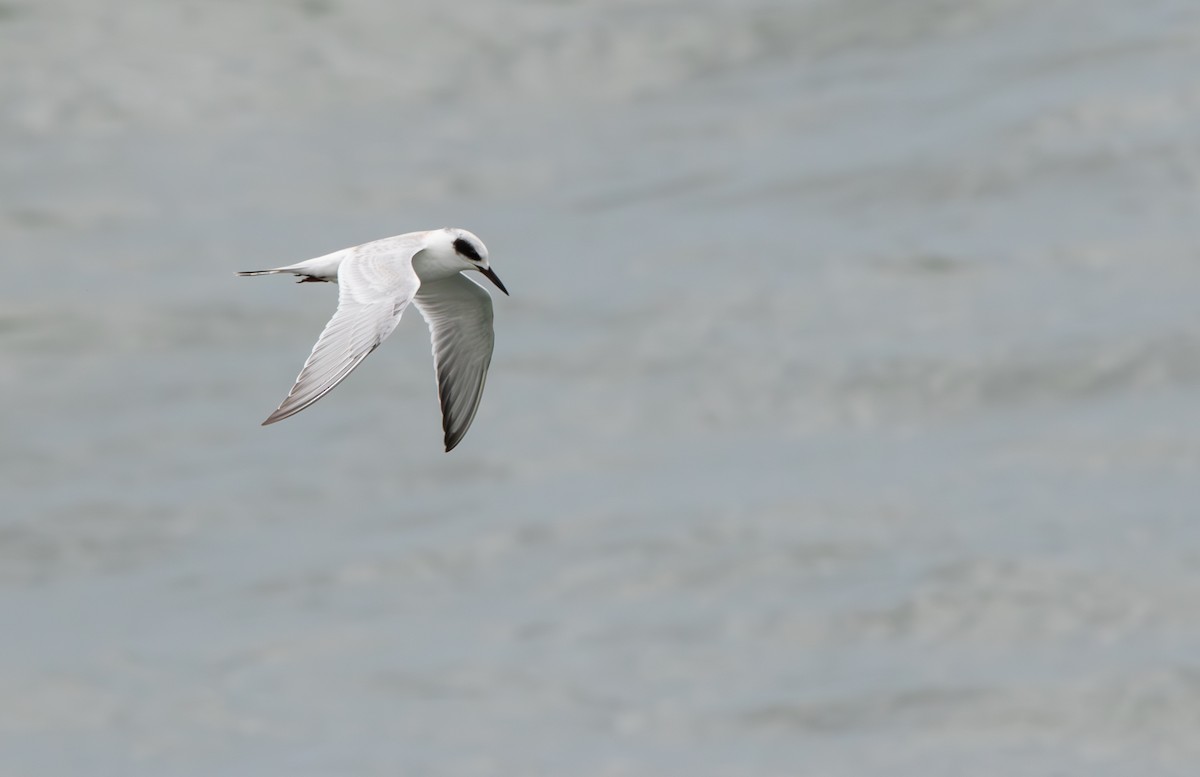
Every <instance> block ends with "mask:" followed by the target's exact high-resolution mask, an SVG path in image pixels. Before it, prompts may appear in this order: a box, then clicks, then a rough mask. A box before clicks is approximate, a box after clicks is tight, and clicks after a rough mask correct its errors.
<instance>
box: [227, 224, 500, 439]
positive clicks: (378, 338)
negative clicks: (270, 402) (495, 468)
mask: <svg viewBox="0 0 1200 777" xmlns="http://www.w3.org/2000/svg"><path fill="white" fill-rule="evenodd" d="M468 270H475V271H477V272H479V273H481V274H482V275H483V276H484V277H485V278H487V279H488V280H489V281H491V282H492V283H494V284H495V285H496V287H497V288H498V289H500V291H502V292H504V293H505V294H508V289H506V288H504V284H503V283H501V282H500V278H499V276H497V275H496V273H495V271H494V270H492V268H491V265H490V264H488V252H487V248H486V247H485V246H484V244H483V241H481V240H480V239H479V238H478V237H476V236H475V235H473V234H472V233H470V232H468V231H467V230H465V229H455V228H446V229H434V230H429V231H426V232H409V233H407V234H404V235H397V236H395V237H387V238H384V239H382V240H375V241H373V242H370V243H363V244H362V245H358V246H354V247H352V248H343V249H342V250H340V251H334V252H333V253H331V254H326V255H325V256H318V257H317V258H316V259H309V260H307V261H304V262H299V263H297V264H289V265H287V266H285V267H276V268H274V269H271V270H250V271H247V272H239V273H237V275H239V276H251V275H277V274H280V273H291V274H292V275H297V276H299V280H298V282H299V283H307V282H310V281H311V282H316V281H326V282H330V283H336V284H338V307H337V312H335V313H334V314H333V318H331V319H329V323H328V324H326V325H325V329H324V331H322V332H321V336H320V337H318V338H317V344H316V345H314V346H313V349H312V353H311V354H310V355H309V357H308V360H307V361H305V362H304V367H302V368H301V370H300V374H299V375H298V376H297V377H296V383H295V385H293V386H292V390H291V391H289V392H288V394H287V397H285V398H284V400H283V402H282V403H281V404H280V405H279V407H278V408H277V409H276V410H275V412H273V413H271V415H269V416H267V420H265V421H263V426H267V425H268V424H273V423H275V422H276V421H282V420H283V419H285V418H288V417H290V416H293V415H295V414H296V413H299V412H300V411H301V410H303V409H304V408H306V407H308V406H309V405H311V404H312V403H313V402H316V401H317V400H318V399H320V398H321V397H323V396H325V395H326V394H328V393H329V392H330V391H331V390H332V389H333V387H334V386H336V385H337V384H339V383H341V382H342V381H343V380H345V378H346V376H347V375H349V374H350V373H351V372H353V371H354V368H355V367H357V366H358V365H359V364H361V363H362V360H363V359H365V358H367V355H368V354H370V353H371V352H372V351H374V350H375V349H376V348H378V347H379V344H380V343H382V342H383V341H384V340H385V339H386V338H387V336H388V335H390V334H391V333H392V332H393V331H394V330H395V329H396V325H397V324H399V323H400V316H401V314H402V313H404V309H405V308H406V307H408V304H409V303H410V302H411V303H413V304H414V305H416V306H417V310H419V311H420V312H421V316H422V317H424V319H425V322H426V323H427V324H428V325H429V331H430V335H431V337H432V339H433V361H434V369H435V374H436V376H437V387H438V396H439V398H440V399H441V405H442V432H443V433H444V435H445V440H444V441H445V444H446V452H447V453H449V452H450V451H452V450H454V447H455V446H456V445H458V444H459V443H460V442H461V441H462V438H463V435H465V434H466V433H467V429H468V428H470V426H471V421H473V420H474V419H475V412H476V411H477V410H478V409H479V400H480V397H482V396H483V384H484V382H485V380H486V379H487V371H488V366H489V365H490V364H491V362H492V346H493V344H494V342H495V335H494V333H493V331H492V297H491V295H490V294H488V293H487V291H485V290H484V288H483V287H482V286H480V285H479V284H477V283H475V282H474V281H472V280H471V279H470V278H468V277H467V276H465V275H463V273H464V272H466V271H468Z"/></svg>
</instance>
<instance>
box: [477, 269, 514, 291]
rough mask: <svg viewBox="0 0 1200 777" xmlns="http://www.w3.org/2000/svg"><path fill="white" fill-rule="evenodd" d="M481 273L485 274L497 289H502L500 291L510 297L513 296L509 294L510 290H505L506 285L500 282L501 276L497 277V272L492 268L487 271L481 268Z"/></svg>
mask: <svg viewBox="0 0 1200 777" xmlns="http://www.w3.org/2000/svg"><path fill="white" fill-rule="evenodd" d="M479 272H481V273H483V277H485V278H487V279H488V280H489V281H491V282H492V283H494V284H496V288H498V289H500V291H502V292H504V293H505V294H506V295H508V296H512V295H511V294H508V289H506V288H504V284H503V283H501V282H500V276H499V275H497V274H496V271H495V270H493V269H492V268H491V267H489V268H487V269H486V270H485V269H482V268H480V270H479Z"/></svg>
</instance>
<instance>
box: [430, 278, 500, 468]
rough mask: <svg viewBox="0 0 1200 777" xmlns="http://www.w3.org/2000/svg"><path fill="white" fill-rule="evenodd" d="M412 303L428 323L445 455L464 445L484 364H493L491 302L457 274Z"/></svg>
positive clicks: (433, 284) (432, 285)
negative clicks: (440, 403) (435, 371)
mask: <svg viewBox="0 0 1200 777" xmlns="http://www.w3.org/2000/svg"><path fill="white" fill-rule="evenodd" d="M414 304H415V305H416V306H417V309H418V310H420V311H421V315H422V316H423V317H424V318H425V321H426V323H428V324H429V331H430V335H431V336H432V338H433V360H434V366H435V368H436V370H437V384H438V395H439V396H440V397H441V402H442V431H443V432H445V435H446V438H445V440H446V451H447V452H450V451H451V450H453V449H454V446H456V445H458V443H459V442H460V441H461V440H462V438H463V435H465V434H466V433H467V429H468V428H469V427H470V426H471V421H473V420H474V419H475V411H476V410H478V409H479V399H480V397H482V396H483V384H484V381H485V380H486V379H487V371H488V365H490V364H491V363H492V345H493V344H494V343H495V335H494V334H493V332H492V298H491V295H489V294H488V293H487V292H486V291H484V290H483V288H481V287H480V286H479V285H478V284H476V283H475V282H474V281H472V280H470V279H469V278H467V277H466V276H465V275H463V274H461V273H459V274H457V275H453V276H451V277H449V278H445V279H442V280H438V281H431V282H428V283H425V284H423V285H422V286H421V288H420V290H419V291H417V294H416V298H415V299H414Z"/></svg>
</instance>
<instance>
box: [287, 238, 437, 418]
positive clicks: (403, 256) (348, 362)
mask: <svg viewBox="0 0 1200 777" xmlns="http://www.w3.org/2000/svg"><path fill="white" fill-rule="evenodd" d="M422 247H423V244H415V243H414V244H405V245H404V246H403V248H402V250H401V251H400V252H397V251H395V250H386V249H384V248H383V247H375V248H374V249H373V250H372V244H368V245H366V246H362V247H361V248H362V249H364V250H362V251H359V252H356V253H354V254H352V255H351V256H349V257H347V258H346V259H344V260H343V261H342V263H341V266H340V267H338V271H337V279H338V287H339V290H338V308H337V312H336V313H334V314H333V318H331V319H329V323H328V324H326V325H325V330H324V331H323V332H321V336H320V337H319V338H317V344H316V345H314V346H313V349H312V353H311V354H310V355H309V357H308V360H307V361H305V362H304V367H303V368H302V369H301V370H300V374H299V375H298V376H297V377H296V384H295V385H294V386H292V390H291V391H289V392H288V395H287V398H286V399H284V400H283V403H282V404H281V405H280V406H279V408H278V409H277V410H276V411H275V412H274V413H271V415H269V416H267V420H265V421H263V426H266V425H267V424H273V423H275V422H276V421H282V420H283V419H285V418H287V417H289V416H293V415H295V414H296V413H299V412H300V411H301V410H303V409H304V408H306V407H308V406H309V405H311V404H312V403H313V402H316V401H317V400H318V399H320V398H321V397H323V396H325V395H326V394H328V393H329V392H330V391H331V390H332V389H333V387H334V386H336V385H337V384H339V383H341V382H342V380H343V379H345V377H346V376H347V375H349V374H350V373H351V372H352V371H353V370H354V368H355V367H357V366H358V365H359V364H360V363H361V362H362V360H363V359H365V358H367V355H368V354H369V353H371V351H374V350H375V349H376V348H378V347H379V344H380V343H381V342H383V340H384V338H386V337H387V336H388V335H390V334H391V333H392V332H393V331H394V330H395V329H396V324H398V323H400V315H401V314H402V313H403V312H404V309H405V308H406V307H408V303H409V302H411V301H412V298H413V295H414V294H416V293H417V289H418V288H419V287H420V285H421V282H420V280H419V279H418V278H417V274H416V272H415V271H414V270H413V267H412V257H413V255H414V254H416V253H417V252H418V251H420V250H421V248H422Z"/></svg>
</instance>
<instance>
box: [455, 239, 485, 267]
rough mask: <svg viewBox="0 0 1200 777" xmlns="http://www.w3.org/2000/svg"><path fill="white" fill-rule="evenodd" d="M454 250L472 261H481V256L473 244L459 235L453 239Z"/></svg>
mask: <svg viewBox="0 0 1200 777" xmlns="http://www.w3.org/2000/svg"><path fill="white" fill-rule="evenodd" d="M454 250H455V251H457V252H458V253H459V254H461V255H462V256H465V257H466V258H468V259H470V260H471V261H472V262H482V261H483V257H481V256H480V255H479V252H478V251H476V250H475V246H473V245H471V244H470V243H468V242H467V241H466V240H463V239H462V238H461V237H460V238H458V239H457V240H455V241H454Z"/></svg>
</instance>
